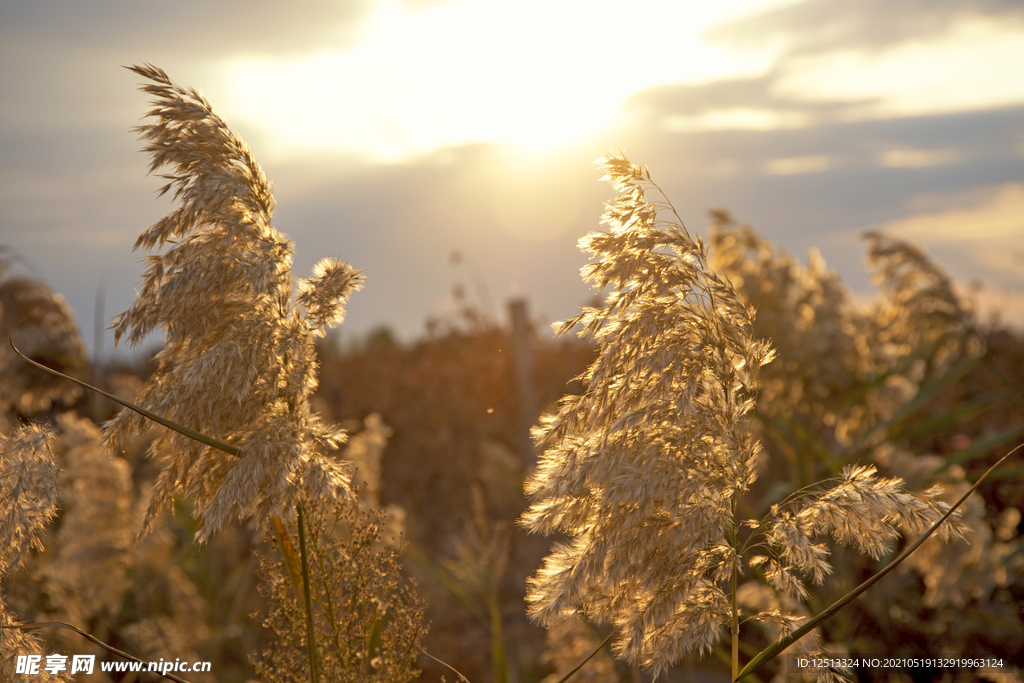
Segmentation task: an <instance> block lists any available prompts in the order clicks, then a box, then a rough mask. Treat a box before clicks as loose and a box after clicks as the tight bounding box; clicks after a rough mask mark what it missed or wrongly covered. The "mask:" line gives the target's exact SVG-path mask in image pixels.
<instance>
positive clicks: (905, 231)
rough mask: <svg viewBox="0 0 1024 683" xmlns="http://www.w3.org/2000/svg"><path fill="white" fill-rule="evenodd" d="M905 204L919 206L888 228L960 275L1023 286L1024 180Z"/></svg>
mask: <svg viewBox="0 0 1024 683" xmlns="http://www.w3.org/2000/svg"><path fill="white" fill-rule="evenodd" d="M909 203H910V205H911V206H917V207H921V208H922V209H924V210H920V211H919V212H918V213H916V214H914V215H912V216H909V217H907V218H904V219H901V220H897V221H892V222H890V223H888V224H887V225H886V226H885V231H886V232H887V233H889V234H891V235H894V236H896V237H900V238H902V239H906V240H909V241H911V242H914V243H915V244H921V245H924V246H926V247H928V248H930V249H931V250H932V251H933V252H934V253H935V254H937V255H939V256H940V257H941V258H942V259H943V260H945V261H947V262H949V263H950V265H951V267H950V270H951V272H952V273H953V274H954V276H956V277H958V278H960V279H962V280H979V281H986V282H988V283H992V284H994V285H995V287H996V288H997V289H1000V290H1001V291H1014V290H1015V291H1016V292H1017V293H1018V295H1019V294H1020V293H1021V291H1022V290H1024V276H1022V272H1024V271H1022V266H1024V184H1021V183H1003V184H1000V185H995V186H982V187H977V188H973V189H970V190H963V191H960V192H955V193H943V194H940V195H938V196H936V195H933V194H925V195H922V196H918V197H915V198H913V199H912V200H911V201H910V202H909ZM926 207H927V208H926Z"/></svg>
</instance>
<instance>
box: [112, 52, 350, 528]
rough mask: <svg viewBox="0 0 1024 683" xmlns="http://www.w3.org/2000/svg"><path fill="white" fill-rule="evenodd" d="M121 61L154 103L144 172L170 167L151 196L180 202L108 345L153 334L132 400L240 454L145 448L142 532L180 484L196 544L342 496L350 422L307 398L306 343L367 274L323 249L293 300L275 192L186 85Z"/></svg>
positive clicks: (115, 430) (125, 422)
mask: <svg viewBox="0 0 1024 683" xmlns="http://www.w3.org/2000/svg"><path fill="white" fill-rule="evenodd" d="M131 70H132V71H134V72H135V73H137V74H139V75H140V76H142V77H144V78H146V79H147V80H148V81H150V83H148V84H147V85H145V86H143V87H142V90H143V91H145V92H147V93H149V94H150V95H152V96H153V98H154V104H155V107H154V108H153V109H152V110H151V111H150V112H149V114H148V116H149V117H150V118H151V119H152V122H151V123H149V124H147V125H143V126H139V127H138V128H137V129H136V130H137V131H138V132H139V133H140V134H141V137H142V139H144V140H145V141H146V142H147V145H146V148H145V149H146V151H147V152H148V153H149V154H150V158H151V163H150V172H153V171H156V170H158V169H161V168H165V167H166V168H169V169H170V171H171V172H170V173H169V174H167V175H164V176H163V177H164V178H166V179H167V180H168V183H167V184H166V185H164V186H163V188H162V189H161V191H160V192H161V194H163V193H165V192H168V191H169V190H172V189H173V191H174V197H175V199H176V200H178V202H179V204H180V205H179V206H178V208H176V209H175V210H174V211H173V212H171V213H170V214H169V215H168V216H166V217H165V218H163V219H161V220H160V221H158V222H157V223H156V224H155V225H154V226H153V227H151V228H150V229H149V230H147V231H146V232H144V233H143V234H142V235H141V236H140V237H139V238H138V240H137V241H136V243H135V248H136V249H138V248H146V249H153V248H160V247H163V246H165V245H168V244H170V245H173V246H171V247H170V248H169V249H167V250H166V251H165V252H163V253H161V254H157V255H152V256H149V257H148V258H147V261H148V263H149V267H148V269H147V271H146V273H145V275H144V277H143V279H142V283H141V288H140V290H139V294H138V298H137V299H136V301H135V303H133V304H132V305H131V307H130V308H129V309H128V310H127V311H125V312H124V313H122V314H121V315H120V316H118V317H117V318H116V319H115V321H114V329H115V340H116V341H119V340H121V339H122V338H127V339H128V341H129V342H130V343H131V344H133V345H134V344H138V343H140V342H141V341H142V340H143V338H144V337H145V336H146V335H147V334H149V333H150V332H152V331H154V330H158V329H162V330H163V331H164V333H165V335H166V342H165V346H164V348H163V350H162V351H161V352H160V353H159V354H158V356H157V361H158V369H157V371H156V372H155V373H154V374H153V376H152V378H151V379H150V380H149V382H148V383H147V384H146V385H145V387H143V389H142V392H141V394H140V396H139V398H138V403H139V404H140V405H141V406H143V407H145V408H147V409H149V410H151V411H153V412H155V413H157V414H159V415H162V416H165V417H167V418H169V419H171V420H173V421H175V422H177V423H179V424H183V425H185V426H187V427H189V428H190V429H194V430H196V431H199V432H202V433H204V434H209V435H215V436H217V437H219V438H220V439H221V440H223V441H225V442H227V443H228V444H230V445H231V446H233V447H235V448H237V449H240V450H241V451H242V453H243V455H242V457H239V458H234V457H231V456H230V455H227V454H225V453H223V452H221V451H219V450H215V449H213V448H211V447H208V446H205V445H203V444H201V443H198V442H196V441H193V440H191V439H189V438H187V437H185V436H182V435H181V434H178V433H167V432H162V433H161V434H160V436H158V438H157V439H156V441H155V442H154V444H153V447H152V453H153V455H155V456H157V457H158V458H161V459H162V461H163V462H164V467H163V469H162V471H161V472H160V475H159V477H158V479H157V482H156V485H155V487H154V491H153V498H152V503H151V505H150V509H149V512H148V513H147V517H146V526H147V527H148V525H149V524H150V523H151V520H152V516H153V515H154V514H155V513H156V511H157V510H159V509H160V508H163V507H167V506H168V505H169V504H170V502H171V500H172V497H173V496H174V495H175V494H184V495H186V496H188V497H190V498H191V499H192V501H193V503H194V505H195V514H196V517H197V519H198V520H199V529H198V532H197V536H198V538H199V539H205V538H207V537H208V536H209V535H210V534H211V533H213V532H215V531H216V530H217V529H219V528H220V527H221V526H222V525H223V524H225V523H226V522H227V521H229V520H230V519H232V518H254V519H256V520H257V521H258V522H260V523H265V522H267V521H268V520H269V519H270V518H271V517H272V516H273V515H282V514H283V515H287V514H288V510H291V509H294V505H293V503H294V502H295V501H296V500H297V496H299V495H300V494H304V495H306V496H308V497H309V498H310V499H312V500H330V499H336V498H343V497H347V496H350V490H349V485H350V482H349V474H348V472H347V470H346V468H344V467H343V465H342V463H341V462H340V461H339V460H338V459H337V458H335V457H334V455H333V454H334V452H335V450H336V449H337V447H338V446H339V444H341V443H342V442H343V441H344V432H343V431H342V430H340V429H338V428H336V427H334V426H331V425H327V424H324V423H323V422H321V421H320V419H319V418H318V417H317V416H316V415H315V414H314V413H313V412H312V411H311V410H310V407H309V401H308V397H309V395H310V393H311V392H312V391H313V390H314V389H315V388H316V385H317V372H316V371H317V362H316V357H315V352H314V347H313V341H314V339H315V338H316V337H318V336H322V335H323V334H324V331H325V327H327V326H330V325H335V324H337V323H339V322H341V320H342V319H343V318H344V312H345V308H344V304H345V301H346V299H347V297H348V295H349V294H350V293H352V292H353V291H355V290H356V289H358V288H359V287H360V284H361V282H362V279H363V278H362V276H361V275H360V274H359V271H357V270H355V269H353V268H352V267H351V266H349V265H347V264H345V263H343V262H341V261H338V260H336V259H324V260H322V261H320V262H319V263H318V264H317V265H316V267H315V268H314V272H313V276H312V277H310V278H306V279H302V280H300V281H299V283H298V292H297V294H296V293H295V292H294V291H293V290H294V289H295V288H294V287H293V282H292V272H291V259H292V252H293V245H292V243H291V242H290V241H289V240H288V239H287V238H285V237H284V236H283V235H282V234H281V233H279V232H278V231H277V230H275V229H274V228H273V227H272V226H271V212H272V210H273V207H274V199H273V195H272V193H271V187H270V184H269V183H268V182H267V179H266V176H265V175H264V173H263V170H262V169H261V168H260V166H259V164H258V163H257V162H256V159H255V158H254V157H253V155H252V153H251V152H250V150H249V148H248V146H247V145H246V144H245V143H244V142H243V141H242V140H241V139H240V138H239V137H237V136H236V135H235V134H234V133H232V132H231V131H230V130H229V129H228V127H227V124H225V122H224V121H223V120H222V119H221V118H220V117H219V116H217V115H216V114H215V113H214V112H213V109H212V108H211V106H210V104H209V103H208V102H207V101H206V100H205V99H204V98H203V97H202V96H201V95H200V94H199V93H198V92H196V91H195V90H193V89H186V88H182V87H179V86H177V85H175V84H174V83H173V82H172V81H171V80H170V79H169V78H168V77H167V74H165V73H164V72H163V71H162V70H161V69H158V68H157V67H154V66H150V65H145V66H135V67H131ZM147 427H148V425H146V424H145V422H144V420H143V418H142V417H140V416H139V415H137V414H135V413H130V412H127V411H125V412H122V413H120V414H119V415H118V416H117V417H116V418H115V419H114V420H113V421H112V424H111V429H110V430H109V432H108V434H107V438H108V440H111V441H113V442H115V443H119V442H122V441H123V440H124V439H125V438H127V437H129V436H130V435H132V434H134V433H138V432H140V431H141V430H143V429H145V428H147Z"/></svg>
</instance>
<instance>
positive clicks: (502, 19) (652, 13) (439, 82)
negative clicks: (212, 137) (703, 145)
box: [222, 0, 778, 161]
mask: <svg viewBox="0 0 1024 683" xmlns="http://www.w3.org/2000/svg"><path fill="white" fill-rule="evenodd" d="M733 4H734V5H735V4H742V5H743V6H744V7H745V8H749V7H750V6H751V5H752V4H755V3H750V2H745V3H733ZM757 4H762V5H763V4H765V3H764V2H761V3H757ZM774 4H778V3H774ZM726 11H727V10H722V9H721V8H718V9H716V10H715V12H716V13H715V14H711V13H710V11H709V10H704V9H698V10H696V11H695V10H694V9H693V8H692V7H687V9H686V10H685V11H684V10H682V9H678V8H675V7H673V6H671V5H667V6H666V5H662V6H660V7H638V8H635V9H634V10H633V11H631V12H628V13H626V12H623V10H622V7H621V5H620V4H618V3H609V2H596V3H592V4H588V5H587V6H586V8H585V9H580V6H579V5H577V4H575V3H548V2H545V3H541V2H526V3H521V4H520V5H518V6H517V8H516V11H515V12H499V11H498V10H496V9H495V8H494V6H492V5H488V4H485V3H476V2H470V1H468V0H456V1H455V2H451V3H437V4H430V5H429V6H426V7H421V8H410V7H408V6H407V5H406V4H404V3H398V2H390V3H384V4H382V5H381V6H380V7H379V8H378V9H377V10H376V11H375V12H374V14H372V15H371V16H370V17H368V18H367V19H366V20H365V22H364V24H363V25H362V26H361V30H360V31H359V34H358V37H357V38H356V40H355V42H354V44H353V45H352V46H351V47H350V48H349V49H344V50H343V49H333V48H323V49H320V50H319V51H317V52H315V53H311V54H307V55H303V56H300V57H295V58H291V59H262V58H261V59H251V58H243V59H236V60H233V61H230V62H228V63H226V64H225V65H224V66H223V69H222V75H223V80H224V82H225V91H226V93H227V103H226V106H225V107H224V111H225V114H226V116H228V117H229V118H231V119H232V120H236V121H240V122H241V123H242V124H243V126H245V127H247V128H249V129H251V128H252V127H256V128H258V129H260V130H261V132H263V133H266V134H267V137H268V138H269V141H270V142H271V144H272V145H274V146H276V147H277V150H276V151H277V152H278V153H281V152H287V151H289V150H294V149H302V148H306V149H310V148H314V149H320V150H324V149H329V150H338V151H348V152H355V153H358V154H362V155H366V156H367V157H370V158H374V159H377V160H391V161H393V160H400V159H403V158H407V157H410V156H415V155H417V154H422V153H427V152H430V151H432V150H435V149H438V148H442V147H445V146H453V145H464V144H472V143H476V142H487V143H509V144H512V145H514V146H516V147H518V148H520V149H522V150H524V151H534V152H538V151H541V152H543V151H548V150H551V149H556V148H559V147H563V146H566V145H570V144H572V143H575V142H579V141H581V140H585V139H587V138H588V137H590V136H591V135H593V134H594V133H596V132H598V131H599V130H601V129H603V128H606V127H609V126H611V125H614V123H615V122H616V116H617V115H619V112H620V105H621V103H622V101H623V99H624V98H625V97H627V96H628V95H630V94H631V93H634V92H637V91H638V90H642V89H644V88H647V87H650V86H652V85H656V84H658V83H665V82H700V81H703V80H708V79H712V78H716V77H722V76H725V75H736V74H739V73H752V72H756V71H759V70H761V69H763V68H764V67H765V65H766V64H767V58H766V57H765V55H764V54H758V55H754V54H742V53H738V52H736V51H734V50H728V49H725V48H721V47H716V46H713V45H710V44H706V43H703V42H701V41H700V40H699V39H698V35H699V33H700V32H701V31H702V30H703V29H704V28H705V27H706V26H708V25H709V24H710V23H712V22H713V21H715V20H720V19H722V18H723V17H724V16H728V15H727V14H725V13H724V12H726ZM567 27H571V28H569V29H567ZM609 27H615V30H614V31H610V30H609Z"/></svg>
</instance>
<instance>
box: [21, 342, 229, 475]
mask: <svg viewBox="0 0 1024 683" xmlns="http://www.w3.org/2000/svg"><path fill="white" fill-rule="evenodd" d="M10 342H11V348H12V349H14V352H15V353H16V354H18V355H19V356H21V359H22V360H24V361H25V362H26V363H28V364H30V365H32V366H33V367H37V368H39V369H40V370H42V371H43V372H48V373H50V374H51V375H54V376H56V377H63V378H64V379H66V380H70V381H72V382H74V383H75V384H77V385H79V386H81V387H85V388H86V389H88V390H89V391H95V392H96V393H98V394H100V395H102V396H106V397H107V398H109V399H110V400H111V401H113V402H114V403H119V404H121V405H123V406H124V407H125V408H128V409H130V410H134V411H135V412H136V413H138V414H139V415H142V416H143V417H148V418H149V419H150V420H152V421H153V422H156V423H157V424H161V425H163V426H164V427H167V428H168V429H173V430H174V431H176V432H178V433H179V434H184V435H185V436H187V437H188V438H190V439H194V440H195V441H198V442H200V443H205V444H206V445H207V446H210V447H212V448H216V449H217V450H220V451H224V452H225V453H228V454H230V455H234V456H236V457H239V458H240V457H242V456H243V455H245V454H244V453H243V452H242V450H241V449H240V448H235V447H234V446H229V445H228V444H226V443H224V442H223V441H218V440H217V439H214V438H212V437H209V436H206V435H205V434H202V433H200V432H197V431H195V430H193V429H189V428H188V427H184V426H182V425H180V424H178V423H177V422H171V421H170V420H168V419H165V418H162V417H160V416H159V415H157V414H156V413H152V412H150V411H148V410H146V409H145V408H143V407H141V406H137V405H135V404H134V403H130V402H128V401H125V400H122V399H120V398H118V397H117V396H114V395H113V394H108V393H107V392H105V391H103V390H102V389H99V388H97V387H94V386H93V385H91V384H89V383H88V382H83V381H82V380H80V379H75V378H74V377H69V376H68V375H65V374H64V373H63V372H58V371H57V370H54V369H53V368H48V367H46V366H45V365H42V364H40V363H37V362H35V361H34V360H32V359H31V358H29V357H28V356H26V355H25V354H23V353H22V352H21V351H19V350H18V347H17V346H15V345H14V332H11V335H10Z"/></svg>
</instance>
